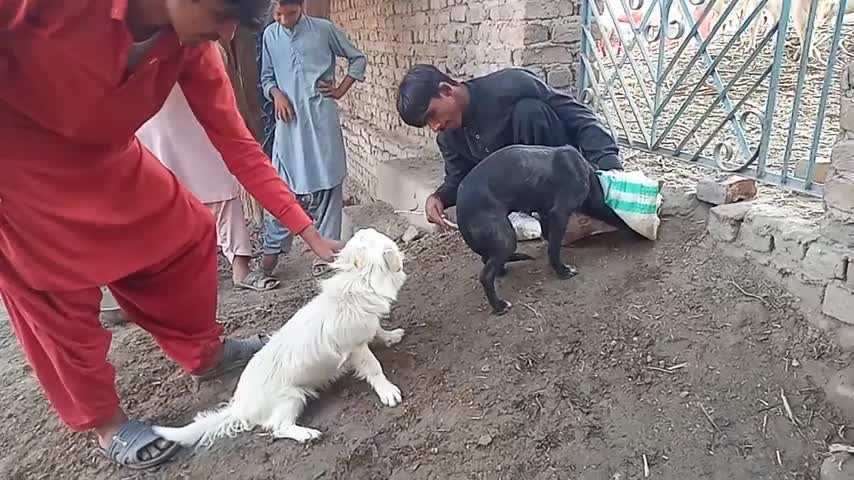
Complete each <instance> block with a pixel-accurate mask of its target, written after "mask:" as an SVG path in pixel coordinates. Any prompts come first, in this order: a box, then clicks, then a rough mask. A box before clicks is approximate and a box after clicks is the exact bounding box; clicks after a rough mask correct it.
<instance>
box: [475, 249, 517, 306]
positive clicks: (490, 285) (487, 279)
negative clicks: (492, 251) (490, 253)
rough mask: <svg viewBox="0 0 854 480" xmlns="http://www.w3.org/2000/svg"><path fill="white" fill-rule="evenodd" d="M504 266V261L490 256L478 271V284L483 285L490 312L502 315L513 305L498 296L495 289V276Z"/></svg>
mask: <svg viewBox="0 0 854 480" xmlns="http://www.w3.org/2000/svg"><path fill="white" fill-rule="evenodd" d="M502 268H504V261H503V260H498V259H495V258H490V259H489V260H487V261H486V265H484V267H483V270H481V271H480V284H481V285H483V291H484V292H485V293H486V300H487V301H488V302H489V305H490V306H491V307H492V313H493V314H495V315H504V314H505V313H507V312H509V311H510V307H512V306H513V305H511V304H510V302H508V301H506V300H502V299H500V298H498V292H497V291H496V290H495V276H496V275H498V272H499V271H500V270H501V269H502Z"/></svg>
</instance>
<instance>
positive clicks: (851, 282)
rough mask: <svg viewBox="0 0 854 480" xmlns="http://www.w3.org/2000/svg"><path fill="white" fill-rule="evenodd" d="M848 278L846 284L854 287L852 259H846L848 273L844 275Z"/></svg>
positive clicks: (853, 264) (853, 262) (853, 261)
mask: <svg viewBox="0 0 854 480" xmlns="http://www.w3.org/2000/svg"><path fill="white" fill-rule="evenodd" d="M845 278H846V279H847V280H848V285H849V286H851V287H854V259H852V258H849V259H848V273H847V274H846V277H845Z"/></svg>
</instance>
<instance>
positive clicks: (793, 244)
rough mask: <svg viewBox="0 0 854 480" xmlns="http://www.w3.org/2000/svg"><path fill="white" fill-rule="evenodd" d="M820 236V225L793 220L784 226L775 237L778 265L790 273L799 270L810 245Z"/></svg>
mask: <svg viewBox="0 0 854 480" xmlns="http://www.w3.org/2000/svg"><path fill="white" fill-rule="evenodd" d="M820 236H821V235H820V234H819V231H818V225H816V224H814V223H810V222H807V221H805V220H797V219H793V220H792V221H791V223H787V224H785V225H783V226H782V227H781V230H780V233H779V234H777V235H775V236H774V251H775V257H776V258H775V260H776V263H777V264H778V266H783V267H785V268H786V269H787V270H790V271H792V270H799V269H800V268H801V261H802V260H803V259H804V256H806V253H807V249H808V248H809V246H810V244H812V243H813V242H815V241H816V240H818V238H819V237H820Z"/></svg>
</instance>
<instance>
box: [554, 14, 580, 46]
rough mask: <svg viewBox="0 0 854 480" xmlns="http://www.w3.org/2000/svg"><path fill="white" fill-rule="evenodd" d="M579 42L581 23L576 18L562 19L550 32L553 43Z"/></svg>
mask: <svg viewBox="0 0 854 480" xmlns="http://www.w3.org/2000/svg"><path fill="white" fill-rule="evenodd" d="M580 41H581V22H579V19H578V17H570V18H563V19H561V21H560V22H559V23H557V24H556V25H555V26H554V29H553V30H552V42H554V43H578V42H580Z"/></svg>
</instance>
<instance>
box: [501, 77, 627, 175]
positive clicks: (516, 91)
mask: <svg viewBox="0 0 854 480" xmlns="http://www.w3.org/2000/svg"><path fill="white" fill-rule="evenodd" d="M513 72H514V73H513V74H512V80H510V81H509V82H508V83H507V84H505V85H506V86H507V87H508V88H511V89H513V92H512V93H511V92H507V93H508V94H510V96H511V97H512V98H515V99H516V100H519V99H521V98H526V97H528V98H537V99H540V100H542V101H543V102H546V103H547V104H548V105H549V106H550V107H552V109H553V110H554V111H555V113H556V114H557V116H558V117H559V118H560V119H561V122H562V123H563V125H564V128H566V131H567V133H568V134H569V136H570V138H571V139H572V140H573V141H574V142H575V145H574V146H575V147H576V148H578V150H580V151H581V154H582V155H584V158H586V159H587V161H589V162H590V163H592V164H594V165H596V166H598V167H599V168H600V169H602V170H613V169H619V168H623V167H622V163H621V162H620V157H619V148H618V147H617V142H616V141H615V140H614V137H612V136H611V134H610V133H609V132H608V130H607V129H605V126H604V125H602V123H601V122H600V121H599V118H598V117H597V116H596V114H595V113H593V111H592V110H590V109H589V108H587V106H585V105H584V104H582V103H580V102H578V101H577V100H575V99H574V98H572V97H571V96H569V95H566V94H564V93H561V92H558V91H556V90H554V89H553V88H551V87H549V86H548V85H547V84H546V83H545V82H543V81H542V80H540V78H539V77H537V76H536V75H534V74H533V73H531V72H529V71H527V70H521V69H513Z"/></svg>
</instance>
